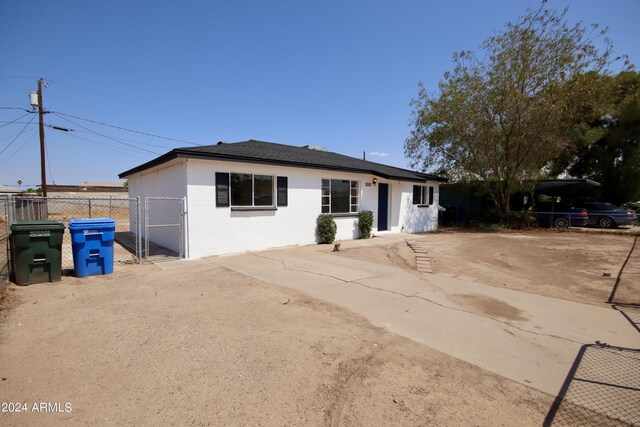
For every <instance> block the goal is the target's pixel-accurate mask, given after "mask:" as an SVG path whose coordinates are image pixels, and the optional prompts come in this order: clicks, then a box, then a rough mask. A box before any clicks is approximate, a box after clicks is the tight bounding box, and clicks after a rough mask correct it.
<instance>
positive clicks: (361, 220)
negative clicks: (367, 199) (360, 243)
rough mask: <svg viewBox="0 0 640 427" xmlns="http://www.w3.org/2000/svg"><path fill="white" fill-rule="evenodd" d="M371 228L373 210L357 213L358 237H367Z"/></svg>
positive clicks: (369, 235)
mask: <svg viewBox="0 0 640 427" xmlns="http://www.w3.org/2000/svg"><path fill="white" fill-rule="evenodd" d="M372 228H373V212H371V211H362V212H360V214H359V215H358V229H359V230H360V238H361V239H368V238H369V237H371V229H372Z"/></svg>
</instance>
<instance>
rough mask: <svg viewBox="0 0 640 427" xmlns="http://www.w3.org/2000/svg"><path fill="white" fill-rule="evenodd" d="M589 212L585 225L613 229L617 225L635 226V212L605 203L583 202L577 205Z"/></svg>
mask: <svg viewBox="0 0 640 427" xmlns="http://www.w3.org/2000/svg"><path fill="white" fill-rule="evenodd" d="M579 206H580V207H581V208H585V209H586V210H587V212H589V222H588V223H587V225H595V226H598V227H602V228H615V227H617V226H619V225H630V224H635V223H636V221H637V219H636V212H635V211H633V210H630V209H621V208H619V207H617V206H614V205H612V204H611V203H606V202H583V203H580V205H579Z"/></svg>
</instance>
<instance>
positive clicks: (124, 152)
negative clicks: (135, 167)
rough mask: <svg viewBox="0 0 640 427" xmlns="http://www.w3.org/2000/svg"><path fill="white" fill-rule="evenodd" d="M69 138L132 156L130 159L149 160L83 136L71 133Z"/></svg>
mask: <svg viewBox="0 0 640 427" xmlns="http://www.w3.org/2000/svg"><path fill="white" fill-rule="evenodd" d="M69 136H70V137H72V138H76V139H79V140H81V141H86V142H89V143H91V144H94V145H97V146H99V147H102V148H106V149H108V150H111V151H113V152H116V153H120V154H124V155H126V156H130V157H135V158H137V159H140V160H147V159H145V158H144V157H140V156H137V155H136V154H139V153H137V152H134V153H135V154H132V153H131V152H126V151H121V150H119V149H117V148H114V147H113V146H111V145H109V144H105V143H102V142H98V141H93V140H91V139H87V138H83V137H81V136H78V135H74V134H71V133H70V134H69Z"/></svg>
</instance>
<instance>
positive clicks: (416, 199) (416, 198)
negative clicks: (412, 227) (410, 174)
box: [413, 185, 434, 206]
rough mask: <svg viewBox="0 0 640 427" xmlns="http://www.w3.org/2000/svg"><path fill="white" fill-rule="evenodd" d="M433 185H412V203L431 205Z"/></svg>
mask: <svg viewBox="0 0 640 427" xmlns="http://www.w3.org/2000/svg"><path fill="white" fill-rule="evenodd" d="M433 192H434V190H433V186H429V187H427V186H426V185H414V186H413V204H414V205H427V206H430V205H433Z"/></svg>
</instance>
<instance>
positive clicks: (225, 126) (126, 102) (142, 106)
mask: <svg viewBox="0 0 640 427" xmlns="http://www.w3.org/2000/svg"><path fill="white" fill-rule="evenodd" d="M47 82H48V83H53V84H59V85H62V86H67V87H70V88H72V89H75V90H79V91H82V92H88V93H92V94H94V95H97V96H101V97H104V98H108V99H112V100H114V101H118V102H122V103H124V104H129V105H134V106H136V107H140V108H144V109H147V110H152V111H157V112H159V113H162V114H167V115H170V116H174V117H179V118H181V119H185V120H191V121H194V122H199V123H204V124H208V125H213V126H217V127H221V128H226V129H231V130H235V131H239V132H243V133H249V134H253V135H261V136H265V137H267V138H273V139H276V140H289V141H292V142H296V143H299V144H302V145H306V144H307V143H306V142H303V141H300V140H296V139H293V138H282V137H279V136H277V135H270V134H266V133H263V132H255V131H252V130H247V129H240V128H237V127H234V126H228V125H224V124H222V123H216V122H212V121H208V120H202V119H196V118H194V117H188V116H184V115H182V114H176V113H172V112H171V111H166V110H162V109H159V108H155V107H150V106H148V105H144V104H138V103H137V102H131V101H127V100H125V99H120V98H116V97H113V96H110V95H105V94H103V93H99V92H96V91H93V90H89V89H84V88H81V87H78V86H74V85H70V84H68V83H64V82H61V81H59V80H47Z"/></svg>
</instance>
